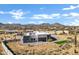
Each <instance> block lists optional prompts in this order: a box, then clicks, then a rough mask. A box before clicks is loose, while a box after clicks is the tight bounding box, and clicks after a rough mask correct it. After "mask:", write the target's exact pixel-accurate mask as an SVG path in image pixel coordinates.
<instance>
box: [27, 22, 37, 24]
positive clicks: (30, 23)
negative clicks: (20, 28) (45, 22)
mask: <svg viewBox="0 0 79 59" xmlns="http://www.w3.org/2000/svg"><path fill="white" fill-rule="evenodd" d="M28 24H36V22H34V21H29V22H28Z"/></svg>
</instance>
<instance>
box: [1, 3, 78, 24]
mask: <svg viewBox="0 0 79 59" xmlns="http://www.w3.org/2000/svg"><path fill="white" fill-rule="evenodd" d="M0 22H1V23H9V24H12V23H20V24H41V23H50V24H53V23H61V24H64V25H79V5H78V4H0Z"/></svg>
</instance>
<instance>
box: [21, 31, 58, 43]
mask: <svg viewBox="0 0 79 59" xmlns="http://www.w3.org/2000/svg"><path fill="white" fill-rule="evenodd" d="M49 39H51V40H52V41H54V40H57V38H56V37H55V36H54V35H50V34H49V33H47V32H39V31H33V32H28V33H26V34H24V36H23V37H22V39H21V42H22V43H29V42H47V41H48V40H49Z"/></svg>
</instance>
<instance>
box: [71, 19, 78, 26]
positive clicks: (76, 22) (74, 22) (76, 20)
mask: <svg viewBox="0 0 79 59" xmlns="http://www.w3.org/2000/svg"><path fill="white" fill-rule="evenodd" d="M70 26H79V20H78V19H75V20H74V21H72V22H71V23H70Z"/></svg>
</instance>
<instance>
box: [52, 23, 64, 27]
mask: <svg viewBox="0 0 79 59" xmlns="http://www.w3.org/2000/svg"><path fill="white" fill-rule="evenodd" d="M51 25H52V26H56V27H58V26H65V25H62V24H60V23H54V24H51Z"/></svg>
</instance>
